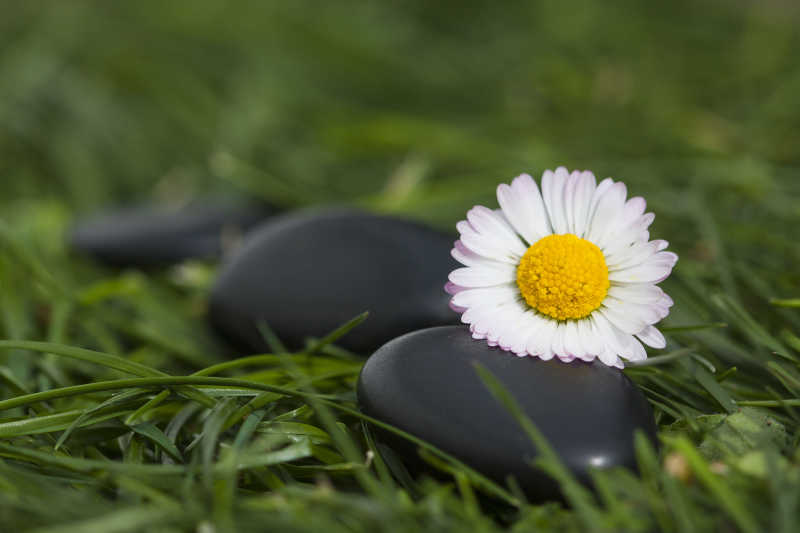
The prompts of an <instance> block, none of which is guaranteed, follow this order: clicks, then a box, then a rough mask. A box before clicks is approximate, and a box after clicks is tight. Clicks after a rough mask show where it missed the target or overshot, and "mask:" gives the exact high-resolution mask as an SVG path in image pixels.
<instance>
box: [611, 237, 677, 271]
mask: <svg viewBox="0 0 800 533" xmlns="http://www.w3.org/2000/svg"><path fill="white" fill-rule="evenodd" d="M668 244H669V243H668V242H667V241H662V240H657V241H649V242H640V243H635V244H633V245H631V246H628V247H626V248H624V249H621V250H619V251H617V252H616V253H614V254H608V255H607V256H606V265H608V269H609V270H624V269H626V268H632V267H635V266H637V265H640V264H642V263H644V262H645V261H646V260H648V259H650V258H651V257H652V256H654V255H655V254H656V253H657V252H660V251H661V250H663V249H664V248H666V247H667V245H668Z"/></svg>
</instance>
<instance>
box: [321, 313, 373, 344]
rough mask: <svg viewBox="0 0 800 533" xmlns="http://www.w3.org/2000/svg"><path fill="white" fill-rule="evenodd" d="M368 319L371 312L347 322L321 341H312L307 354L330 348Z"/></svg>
mask: <svg viewBox="0 0 800 533" xmlns="http://www.w3.org/2000/svg"><path fill="white" fill-rule="evenodd" d="M367 318H369V311H364V312H363V313H361V314H360V315H358V316H357V317H355V318H353V319H351V320H349V321H347V322H346V323H344V324H342V325H341V326H340V327H339V328H337V329H336V330H334V331H332V332H330V333H329V334H327V335H326V336H324V337H323V338H321V339H319V340H315V341H312V342H311V344H310V345H309V347H308V349H307V350H306V352H308V353H315V352H318V351H319V350H321V349H322V348H324V347H325V346H328V345H329V344H333V343H334V342H336V341H338V340H339V339H340V338H342V337H344V336H345V335H346V334H347V333H349V332H350V331H351V330H352V329H353V328H355V327H356V326H358V325H359V324H361V323H362V322H364V321H365V320H366V319H367Z"/></svg>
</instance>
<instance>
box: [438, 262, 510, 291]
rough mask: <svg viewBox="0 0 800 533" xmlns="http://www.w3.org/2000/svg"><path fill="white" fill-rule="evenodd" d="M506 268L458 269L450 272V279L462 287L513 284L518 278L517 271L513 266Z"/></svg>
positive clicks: (478, 267) (479, 267)
mask: <svg viewBox="0 0 800 533" xmlns="http://www.w3.org/2000/svg"><path fill="white" fill-rule="evenodd" d="M503 266H504V267H506V268H493V267H485V266H475V267H463V268H457V269H455V270H453V271H452V272H450V275H449V276H448V279H449V280H450V281H451V282H453V283H455V284H456V285H460V286H462V287H492V286H495V285H504V284H507V283H511V282H513V281H514V280H516V278H517V269H516V268H515V267H513V266H511V265H503Z"/></svg>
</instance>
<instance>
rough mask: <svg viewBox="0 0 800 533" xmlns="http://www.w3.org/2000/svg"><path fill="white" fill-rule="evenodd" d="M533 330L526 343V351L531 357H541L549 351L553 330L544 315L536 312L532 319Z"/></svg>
mask: <svg viewBox="0 0 800 533" xmlns="http://www.w3.org/2000/svg"><path fill="white" fill-rule="evenodd" d="M530 321H531V329H530V331H529V333H528V339H527V341H526V343H525V350H526V351H527V352H528V353H529V354H531V355H541V354H543V353H545V352H546V351H548V349H549V347H550V338H551V336H552V330H553V328H552V327H551V325H550V322H549V321H548V320H547V319H546V318H544V317H543V316H542V315H540V314H538V313H536V312H534V313H532V314H531V317H530Z"/></svg>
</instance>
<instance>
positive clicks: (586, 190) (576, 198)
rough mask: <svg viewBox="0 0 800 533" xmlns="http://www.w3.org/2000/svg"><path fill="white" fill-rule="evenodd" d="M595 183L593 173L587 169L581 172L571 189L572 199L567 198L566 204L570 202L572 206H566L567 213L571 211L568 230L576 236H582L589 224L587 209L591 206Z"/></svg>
mask: <svg viewBox="0 0 800 533" xmlns="http://www.w3.org/2000/svg"><path fill="white" fill-rule="evenodd" d="M596 183H597V180H595V177H594V174H592V173H591V172H588V171H584V172H581V173H580V174H579V176H578V179H577V183H576V184H575V186H574V188H573V190H572V191H571V192H572V198H571V200H572V201H571V202H570V199H569V198H568V199H567V205H568V206H569V205H570V204H571V206H572V209H569V208H568V213H570V212H571V222H572V224H571V228H570V230H571V231H572V233H574V234H575V235H577V236H578V237H583V236H584V234H585V232H586V229H587V228H588V226H589V210H590V209H591V207H592V199H593V198H594V191H595V189H596V188H597V185H596Z"/></svg>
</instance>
